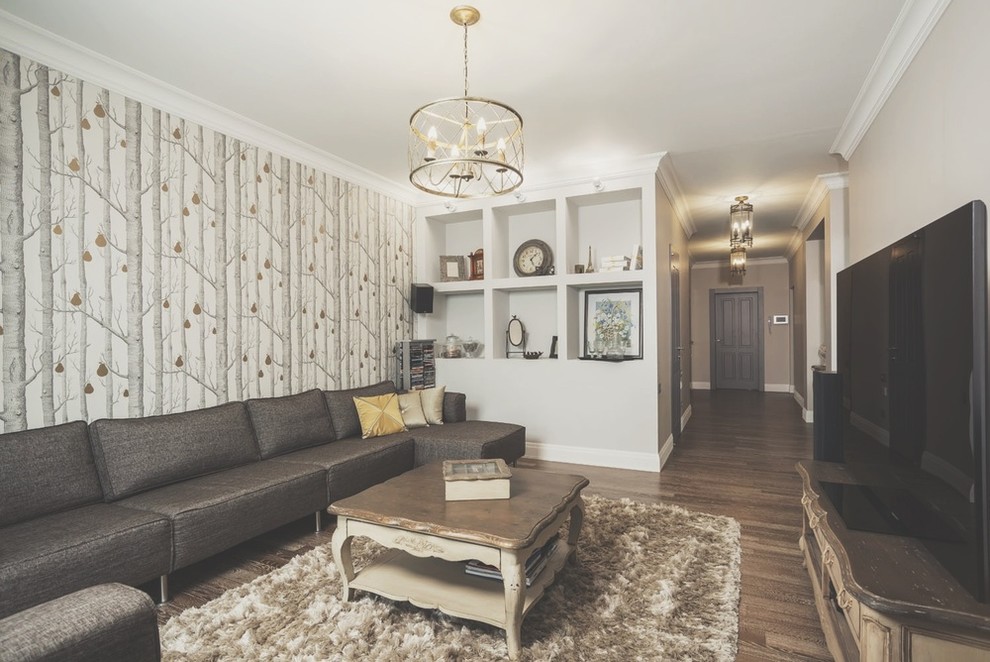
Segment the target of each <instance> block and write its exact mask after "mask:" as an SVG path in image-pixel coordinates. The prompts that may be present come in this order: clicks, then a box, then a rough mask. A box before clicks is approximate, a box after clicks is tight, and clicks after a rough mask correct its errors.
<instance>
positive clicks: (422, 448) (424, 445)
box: [411, 421, 526, 467]
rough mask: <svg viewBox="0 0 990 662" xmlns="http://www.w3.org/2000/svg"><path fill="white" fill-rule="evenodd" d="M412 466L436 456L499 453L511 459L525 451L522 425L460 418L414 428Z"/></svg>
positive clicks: (451, 457)
mask: <svg viewBox="0 0 990 662" xmlns="http://www.w3.org/2000/svg"><path fill="white" fill-rule="evenodd" d="M411 434H413V437H414V438H415V439H416V466H417V467H418V466H420V465H423V464H429V463H430V462H439V461H440V460H471V459H477V458H487V457H500V458H502V459H503V460H505V461H506V462H509V463H512V462H515V461H516V460H518V459H519V458H520V457H522V456H523V455H525V454H526V428H524V427H523V426H521V425H515V424H513V423H495V422H491V421H463V422H461V423H447V424H445V425H437V426H432V425H431V426H430V427H428V428H421V429H418V430H414V431H413V432H412V433H411Z"/></svg>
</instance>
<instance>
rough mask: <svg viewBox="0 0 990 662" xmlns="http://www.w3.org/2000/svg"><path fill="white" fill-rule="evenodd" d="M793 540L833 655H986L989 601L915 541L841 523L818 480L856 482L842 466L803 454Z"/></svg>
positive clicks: (989, 659)
mask: <svg viewBox="0 0 990 662" xmlns="http://www.w3.org/2000/svg"><path fill="white" fill-rule="evenodd" d="M797 469H798V473H800V474H801V477H802V479H803V481H804V488H803V493H802V496H801V504H802V505H803V508H802V510H803V519H804V523H803V527H802V535H801V540H800V543H799V544H800V546H801V549H802V550H803V551H804V563H805V566H806V567H807V568H808V574H809V575H811V584H812V586H813V587H814V591H815V603H816V606H817V607H818V615H819V618H820V619H821V622H822V630H824V632H825V640H826V642H827V643H828V649H829V652H831V653H832V655H833V656H834V657H835V659H836V660H837V661H839V662H846V661H850V662H851V661H853V660H861V661H862V662H875V661H876V662H879V661H883V662H887V661H893V660H914V661H919V662H920V661H925V662H936V661H941V660H946V661H949V660H951V661H952V662H956V661H962V660H966V661H970V660H974V661H981V662H990V605H987V604H982V603H979V602H977V601H976V600H975V599H973V597H972V596H971V595H970V594H969V593H968V592H967V591H966V590H965V589H964V588H963V587H962V586H960V585H959V583H958V582H957V581H956V580H955V579H954V578H953V577H952V576H951V575H950V574H949V573H948V572H947V571H946V570H945V569H944V568H943V567H942V566H941V565H940V564H939V563H938V562H937V561H936V560H935V559H934V558H933V557H932V555H931V554H930V553H929V552H928V550H927V549H925V547H924V545H922V544H921V543H920V542H919V541H918V540H916V539H914V538H908V537H903V536H894V535H886V534H880V533H867V532H863V531H853V530H851V529H847V528H846V527H845V524H844V523H843V522H842V519H841V518H840V516H839V514H838V512H837V511H836V510H835V508H834V507H833V505H832V503H831V501H829V499H828V498H827V497H826V496H825V494H824V491H823V489H822V487H821V485H820V482H822V481H824V482H830V483H847V484H859V483H862V482H863V479H864V477H863V476H857V477H856V478H854V477H853V476H851V475H850V474H849V472H848V470H847V469H846V467H845V465H842V464H834V463H831V462H813V461H804V462H799V463H798V465H797Z"/></svg>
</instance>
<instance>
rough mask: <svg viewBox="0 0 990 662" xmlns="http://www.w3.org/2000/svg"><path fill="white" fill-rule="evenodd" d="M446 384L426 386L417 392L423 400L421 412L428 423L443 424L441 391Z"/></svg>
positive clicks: (442, 391)
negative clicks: (432, 386) (433, 386)
mask: <svg viewBox="0 0 990 662" xmlns="http://www.w3.org/2000/svg"><path fill="white" fill-rule="evenodd" d="M446 388H447V387H446V386H437V387H436V388H428V389H424V390H422V391H420V392H419V394H420V396H419V397H420V399H421V400H422V401H423V413H424V414H426V422H427V423H429V424H430V425H443V393H444V391H445V390H446Z"/></svg>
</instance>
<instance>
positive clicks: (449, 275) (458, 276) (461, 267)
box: [440, 255, 467, 283]
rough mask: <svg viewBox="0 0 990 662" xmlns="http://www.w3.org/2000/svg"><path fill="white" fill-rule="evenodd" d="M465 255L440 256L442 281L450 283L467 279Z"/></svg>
mask: <svg viewBox="0 0 990 662" xmlns="http://www.w3.org/2000/svg"><path fill="white" fill-rule="evenodd" d="M464 263H465V259H464V256H463V255H441V256H440V280H441V282H444V283H449V282H451V281H456V280H464V279H465V278H466V277H467V267H466V265H465V264H464Z"/></svg>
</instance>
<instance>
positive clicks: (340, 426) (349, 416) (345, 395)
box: [323, 379, 395, 439]
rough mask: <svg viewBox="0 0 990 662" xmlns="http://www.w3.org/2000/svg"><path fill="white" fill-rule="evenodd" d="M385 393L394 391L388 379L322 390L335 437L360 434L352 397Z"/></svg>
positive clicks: (393, 386)
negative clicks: (358, 385)
mask: <svg viewBox="0 0 990 662" xmlns="http://www.w3.org/2000/svg"><path fill="white" fill-rule="evenodd" d="M386 393H395V384H393V383H392V381H391V380H388V379H387V380H385V381H383V382H378V383H377V384H372V385H371V386H361V387H359V388H349V389H345V390H342V391H324V392H323V395H324V396H325V397H326V400H327V409H328V410H330V420H331V421H333V431H334V434H335V435H336V436H337V439H347V438H348V437H359V436H361V421H360V420H359V419H358V415H357V409H355V408H354V398H362V397H365V396H369V395H385V394H386Z"/></svg>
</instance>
